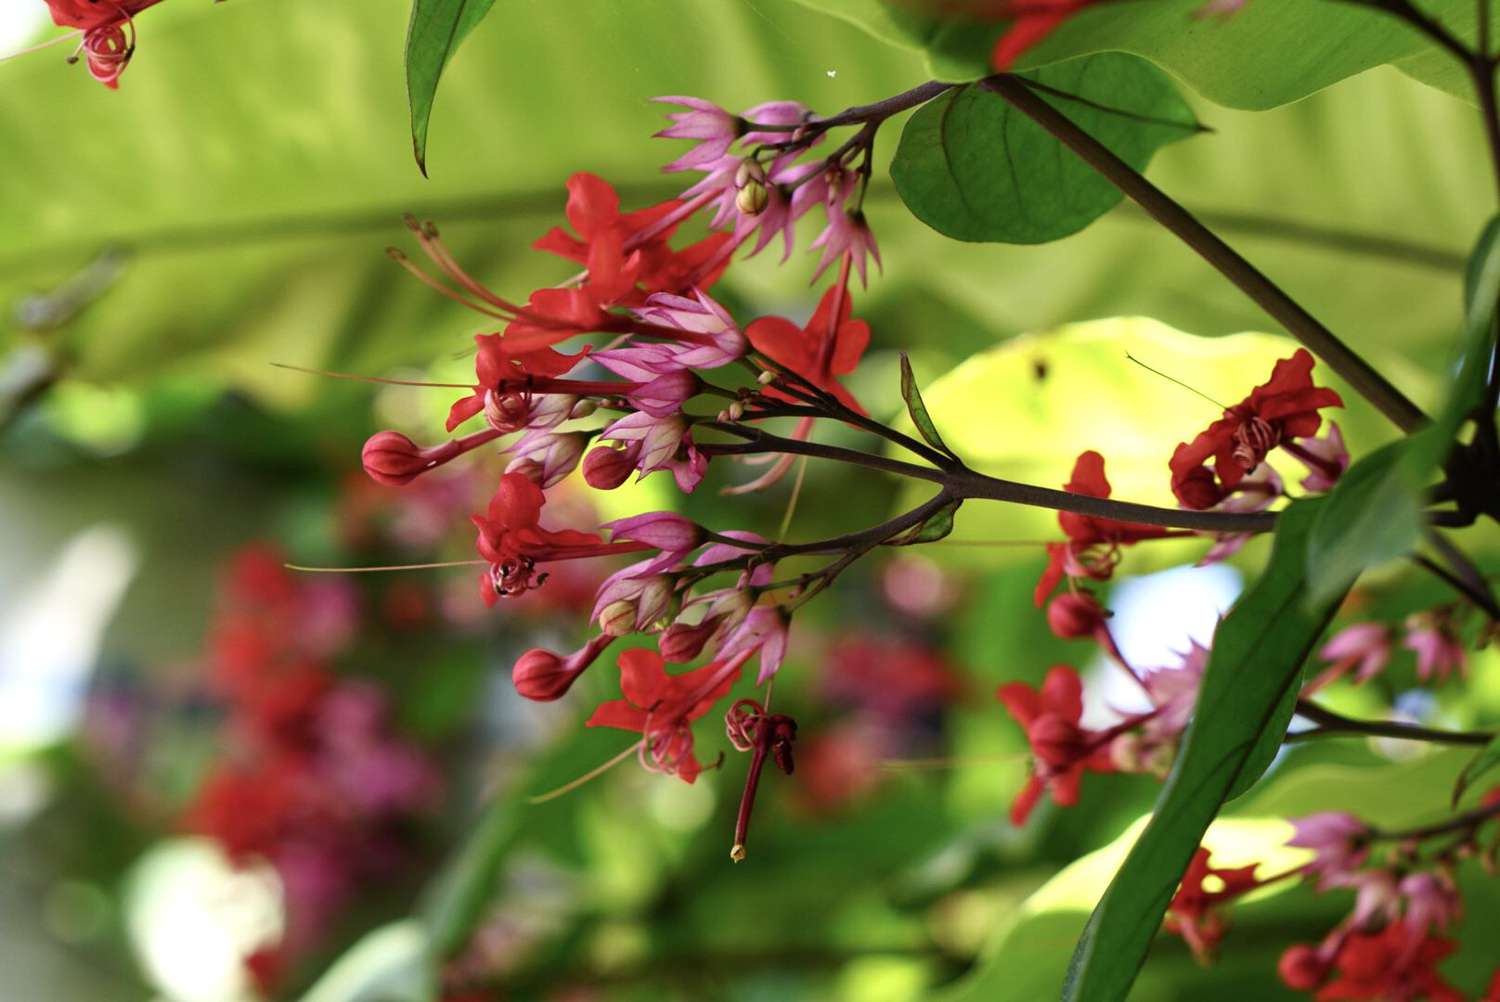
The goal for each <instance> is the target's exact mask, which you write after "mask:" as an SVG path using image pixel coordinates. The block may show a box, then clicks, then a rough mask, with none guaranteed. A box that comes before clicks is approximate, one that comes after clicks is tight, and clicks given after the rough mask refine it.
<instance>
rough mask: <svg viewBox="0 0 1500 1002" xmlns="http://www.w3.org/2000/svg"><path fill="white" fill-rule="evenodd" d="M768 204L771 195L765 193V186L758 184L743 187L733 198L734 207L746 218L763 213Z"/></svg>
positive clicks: (753, 183)
mask: <svg viewBox="0 0 1500 1002" xmlns="http://www.w3.org/2000/svg"><path fill="white" fill-rule="evenodd" d="M770 202H771V195H770V193H769V192H768V191H766V186H765V185H763V184H760V183H758V182H752V183H750V184H747V185H745V186H744V187H743V188H741V189H740V190H739V193H738V194H737V195H735V196H734V207H735V208H737V209H739V210H740V212H742V213H744V214H745V215H747V216H758V215H760V214H761V213H762V212H765V211H766V206H767V205H769V204H770Z"/></svg>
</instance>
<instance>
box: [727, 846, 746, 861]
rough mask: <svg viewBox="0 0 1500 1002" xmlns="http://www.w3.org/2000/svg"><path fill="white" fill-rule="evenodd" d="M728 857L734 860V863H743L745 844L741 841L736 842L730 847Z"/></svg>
mask: <svg viewBox="0 0 1500 1002" xmlns="http://www.w3.org/2000/svg"><path fill="white" fill-rule="evenodd" d="M729 858H730V859H732V860H734V862H736V863H743V862H744V861H745V845H744V843H743V842H736V843H735V844H734V846H733V847H732V848H730V850H729Z"/></svg>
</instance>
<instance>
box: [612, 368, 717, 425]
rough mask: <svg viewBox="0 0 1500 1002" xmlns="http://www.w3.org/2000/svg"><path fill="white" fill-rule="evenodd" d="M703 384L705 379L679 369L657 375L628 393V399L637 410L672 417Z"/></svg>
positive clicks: (660, 416)
mask: <svg viewBox="0 0 1500 1002" xmlns="http://www.w3.org/2000/svg"><path fill="white" fill-rule="evenodd" d="M702 386H703V381H702V380H700V379H699V378H698V377H697V376H695V375H693V373H691V372H689V371H688V370H687V369H678V370H677V371H676V372H669V373H667V374H666V375H665V376H657V377H656V378H655V379H653V380H651V381H650V382H649V383H645V384H643V385H641V386H639V387H637V388H636V389H635V390H634V391H632V392H631V393H628V394H626V399H627V400H629V401H630V404H631V406H633V407H635V408H636V409H637V410H642V411H645V412H646V413H647V414H650V415H651V416H652V417H658V418H664V417H671V416H672V415H673V414H676V413H677V412H678V411H680V410H682V405H683V404H685V403H686V402H687V401H688V400H689V398H691V397H693V396H694V395H695V394H697V392H698V391H699V389H701V388H702Z"/></svg>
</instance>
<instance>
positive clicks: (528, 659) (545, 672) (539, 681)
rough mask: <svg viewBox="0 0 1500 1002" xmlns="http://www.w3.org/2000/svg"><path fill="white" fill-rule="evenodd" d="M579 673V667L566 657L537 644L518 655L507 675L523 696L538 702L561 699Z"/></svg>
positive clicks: (580, 669)
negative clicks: (575, 666)
mask: <svg viewBox="0 0 1500 1002" xmlns="http://www.w3.org/2000/svg"><path fill="white" fill-rule="evenodd" d="M582 674H583V669H582V668H572V667H569V666H568V663H567V662H566V661H564V660H563V659H562V658H560V657H558V656H557V655H556V654H553V653H552V652H551V651H544V650H542V649H541V648H536V649H533V650H529V651H527V652H526V653H525V654H522V655H521V656H520V658H519V659H517V661H516V666H515V667H514V668H513V669H511V673H510V677H511V681H513V682H515V684H516V692H518V693H520V694H521V695H522V696H524V697H526V698H527V699H534V700H536V701H537V702H539V703H550V702H552V701H553V700H554V699H561V698H562V696H563V694H564V693H566V692H567V691H568V689H569V688H570V687H571V686H572V685H573V682H574V680H576V679H577V678H578V676H579V675H582Z"/></svg>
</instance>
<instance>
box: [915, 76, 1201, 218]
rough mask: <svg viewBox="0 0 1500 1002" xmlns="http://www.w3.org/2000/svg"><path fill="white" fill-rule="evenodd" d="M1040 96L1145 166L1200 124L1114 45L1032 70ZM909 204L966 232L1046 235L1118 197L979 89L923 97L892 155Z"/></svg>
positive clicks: (1166, 83)
mask: <svg viewBox="0 0 1500 1002" xmlns="http://www.w3.org/2000/svg"><path fill="white" fill-rule="evenodd" d="M1026 76H1027V79H1029V80H1032V81H1034V82H1035V83H1036V84H1037V85H1039V87H1040V88H1043V89H1040V90H1039V93H1040V94H1041V96H1042V97H1043V98H1044V99H1045V100H1046V101H1048V102H1049V103H1050V104H1052V106H1053V107H1055V108H1057V110H1058V111H1060V112H1062V113H1063V114H1065V115H1067V116H1068V117H1069V118H1070V119H1072V120H1073V121H1074V122H1075V123H1077V124H1078V126H1080V127H1081V128H1083V129H1084V130H1086V131H1087V132H1088V133H1089V134H1090V135H1092V136H1093V137H1094V138H1095V139H1098V140H1099V141H1100V142H1102V143H1103V144H1104V145H1105V146H1107V147H1109V149H1110V150H1111V151H1113V152H1114V153H1115V154H1116V155H1117V156H1119V157H1120V158H1121V159H1123V160H1125V161H1126V162H1127V163H1129V164H1130V165H1131V166H1132V167H1134V168H1136V169H1137V170H1142V169H1144V168H1145V166H1146V164H1147V163H1148V162H1149V161H1150V160H1151V156H1152V154H1154V153H1155V152H1156V151H1157V150H1158V149H1160V148H1161V147H1162V146H1165V145H1166V144H1168V143H1171V142H1174V141H1176V140H1178V139H1184V138H1186V137H1188V136H1191V135H1193V134H1194V133H1195V132H1196V131H1197V130H1198V123H1197V120H1196V119H1195V118H1194V117H1193V112H1192V109H1190V108H1189V107H1188V106H1187V104H1186V103H1185V102H1184V101H1183V100H1182V96H1181V95H1180V94H1178V93H1177V89H1176V87H1175V86H1174V85H1173V83H1172V81H1171V80H1169V79H1168V78H1167V76H1166V75H1165V74H1164V73H1162V72H1161V71H1160V70H1158V69H1156V68H1155V67H1154V66H1151V65H1150V64H1149V63H1146V62H1144V61H1143V60H1140V59H1137V58H1135V57H1134V56H1126V55H1121V54H1119V53H1106V54H1104V55H1099V56H1090V57H1089V58H1087V59H1079V60H1074V61H1072V62H1069V63H1064V64H1061V65H1058V66H1049V67H1046V68H1044V69H1041V70H1038V71H1036V72H1034V73H1030V74H1027V75H1026ZM891 177H892V178H893V179H894V180H895V182H896V190H897V191H898V192H899V193H900V195H901V198H902V200H903V201H904V202H905V203H906V206H907V208H909V209H911V211H912V213H913V214H914V215H916V217H917V218H918V219H921V220H922V221H923V222H924V223H926V224H927V225H928V226H931V227H932V228H933V229H935V230H937V231H938V232H939V233H943V234H945V235H947V236H950V237H953V238H955V239H958V240H974V241H992V242H998V243H1014V244H1035V243H1046V242H1047V241H1050V240H1057V239H1059V238H1061V237H1065V236H1068V235H1069V234H1072V233H1077V232H1078V231H1079V230H1081V229H1083V228H1084V227H1086V226H1087V225H1088V224H1089V223H1091V222H1093V221H1094V220H1095V219H1098V218H1099V217H1100V216H1102V215H1103V214H1104V213H1106V212H1108V211H1109V210H1110V209H1111V208H1113V207H1114V206H1115V205H1117V204H1118V203H1119V201H1120V199H1121V197H1122V196H1121V194H1120V192H1119V190H1118V189H1117V188H1115V186H1114V185H1112V184H1110V183H1109V182H1108V181H1106V180H1105V179H1104V178H1103V177H1102V176H1100V175H1099V174H1098V173H1097V172H1096V171H1094V169H1093V168H1091V167H1089V166H1088V165H1087V164H1085V163H1084V162H1083V161H1081V160H1079V159H1078V158H1077V157H1075V156H1074V155H1073V154H1071V153H1069V152H1068V151H1067V150H1065V149H1063V148H1062V146H1061V144H1059V143H1058V141H1057V140H1056V139H1053V138H1052V136H1050V135H1049V134H1048V133H1047V132H1046V131H1045V130H1044V129H1043V128H1042V127H1041V126H1039V125H1037V124H1036V123H1035V122H1032V121H1031V120H1030V119H1029V118H1027V117H1026V116H1025V115H1023V114H1021V113H1020V112H1018V111H1016V110H1015V109H1014V108H1012V107H1011V106H1010V105H1009V104H1008V103H1007V102H1006V101H1005V100H1004V99H1003V98H1001V97H999V96H998V95H995V94H992V93H990V92H989V91H988V90H985V89H984V88H982V87H980V86H978V85H970V86H968V87H961V88H957V89H955V90H951V91H948V92H947V93H945V94H943V95H942V96H940V97H938V98H937V99H935V100H933V101H931V102H930V103H928V104H926V105H924V106H923V107H922V108H920V109H919V110H918V111H917V113H916V114H914V115H913V116H912V117H911V120H910V121H908V122H907V123H906V128H905V130H903V132H902V133H901V144H900V146H899V147H898V148H897V150H896V159H895V161H894V162H893V163H892V164H891Z"/></svg>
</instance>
